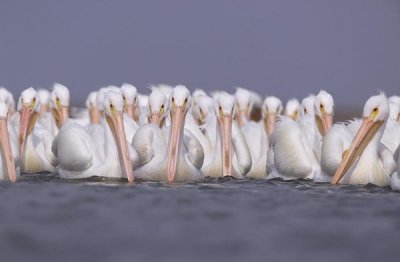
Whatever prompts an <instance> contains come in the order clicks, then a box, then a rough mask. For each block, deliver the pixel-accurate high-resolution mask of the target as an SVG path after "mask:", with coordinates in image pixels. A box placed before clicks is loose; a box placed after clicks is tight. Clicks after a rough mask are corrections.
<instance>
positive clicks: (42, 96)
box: [37, 89, 50, 118]
mask: <svg viewBox="0 0 400 262" xmlns="http://www.w3.org/2000/svg"><path fill="white" fill-rule="evenodd" d="M37 92H38V95H39V103H40V111H39V117H40V118H41V117H44V116H45V115H46V113H47V112H49V111H50V92H49V90H47V89H39V90H38V91H37Z"/></svg>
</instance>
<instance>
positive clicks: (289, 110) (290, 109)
mask: <svg viewBox="0 0 400 262" xmlns="http://www.w3.org/2000/svg"><path fill="white" fill-rule="evenodd" d="M299 111H300V102H299V100H297V99H296V98H292V99H290V100H288V101H287V103H286V107H285V116H288V117H290V118H291V119H293V121H296V120H297V118H298V117H299V114H300V112H299Z"/></svg>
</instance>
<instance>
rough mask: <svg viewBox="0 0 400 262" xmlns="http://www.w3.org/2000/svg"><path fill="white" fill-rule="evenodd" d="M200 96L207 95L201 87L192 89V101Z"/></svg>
mask: <svg viewBox="0 0 400 262" xmlns="http://www.w3.org/2000/svg"><path fill="white" fill-rule="evenodd" d="M201 96H207V93H206V91H204V90H203V89H200V88H197V89H196V90H194V91H193V93H192V98H193V101H194V100H195V99H196V98H198V97H201Z"/></svg>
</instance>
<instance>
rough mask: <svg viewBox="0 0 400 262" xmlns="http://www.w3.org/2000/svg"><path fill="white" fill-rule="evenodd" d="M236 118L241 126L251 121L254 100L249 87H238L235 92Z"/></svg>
mask: <svg viewBox="0 0 400 262" xmlns="http://www.w3.org/2000/svg"><path fill="white" fill-rule="evenodd" d="M235 100H236V120H237V122H238V124H239V126H240V127H242V126H243V125H244V124H246V123H247V122H248V121H250V114H251V111H252V110H253V105H254V101H253V100H252V94H251V93H250V91H248V90H247V89H244V88H241V87H237V88H236V93H235Z"/></svg>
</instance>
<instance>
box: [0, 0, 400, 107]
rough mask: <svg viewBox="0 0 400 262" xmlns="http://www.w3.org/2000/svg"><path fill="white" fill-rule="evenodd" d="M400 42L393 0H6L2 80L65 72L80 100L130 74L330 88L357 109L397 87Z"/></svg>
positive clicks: (213, 83)
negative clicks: (379, 92) (375, 96)
mask: <svg viewBox="0 0 400 262" xmlns="http://www.w3.org/2000/svg"><path fill="white" fill-rule="evenodd" d="M399 48H400V1H397V0H335V1H333V0H332V1H331V0H276V1H266V0H260V1H251V0H250V1H233V0H225V1H222V0H220V1H215V0H214V1H211V0H209V1H189V0H186V1H185V0H172V1H171V0H169V1H165V0H158V1H153V0H150V1H129V0H126V1H105V0H102V1H99V0H93V1H92V0H91V1H77V0H75V1H50V0H48V1H42V0H40V1H37V0H35V1H19V0H2V1H1V2H0V85H3V86H5V87H7V88H9V89H11V90H13V91H14V93H15V94H18V93H19V92H21V91H22V90H23V89H25V88H27V87H29V86H35V87H50V85H51V84H52V83H53V82H55V81H59V82H61V83H63V84H65V85H67V86H68V87H69V88H70V89H71V94H72V101H73V103H74V104H75V105H77V104H80V105H83V101H84V99H85V97H86V95H87V94H88V93H89V91H90V90H94V89H97V88H99V87H101V86H104V85H108V84H117V85H120V84H121V83H123V82H129V83H132V84H134V85H136V86H137V87H138V88H139V91H141V92H148V90H146V88H145V87H146V86H147V85H148V84H152V83H170V84H178V83H182V84H186V85H187V86H188V87H189V88H190V89H192V90H193V89H194V88H197V87H201V88H204V89H206V90H211V89H224V90H227V91H230V92H234V89H233V87H234V86H244V87H247V88H250V89H253V90H256V91H258V92H259V93H260V94H262V95H263V96H265V95H267V94H268V95H269V94H270V95H276V96H278V97H280V98H282V99H283V100H284V101H285V100H286V99H288V98H290V97H299V98H301V97H303V96H305V95H307V94H309V93H312V92H317V91H318V90H319V89H325V90H327V91H329V92H331V93H332V95H333V96H334V98H335V102H336V104H337V106H342V107H343V108H348V107H352V108H356V109H360V108H362V104H363V103H364V101H365V100H366V99H367V98H368V97H369V96H370V95H373V94H376V93H377V92H378V90H383V91H385V92H386V93H387V94H388V95H392V94H395V93H396V92H397V94H400V52H399ZM360 110H361V109H360Z"/></svg>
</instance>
